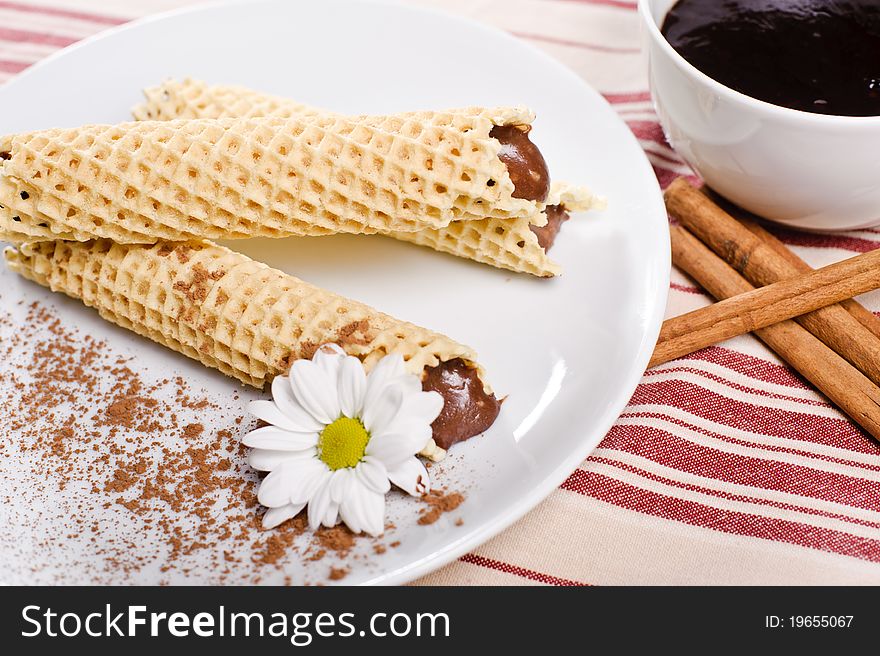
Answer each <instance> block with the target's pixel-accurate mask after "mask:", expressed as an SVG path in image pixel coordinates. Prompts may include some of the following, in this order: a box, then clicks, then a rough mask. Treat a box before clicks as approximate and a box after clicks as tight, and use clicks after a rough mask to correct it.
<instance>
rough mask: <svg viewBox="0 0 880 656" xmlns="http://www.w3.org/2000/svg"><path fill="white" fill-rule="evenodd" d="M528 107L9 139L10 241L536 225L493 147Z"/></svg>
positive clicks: (145, 125) (204, 122)
mask: <svg viewBox="0 0 880 656" xmlns="http://www.w3.org/2000/svg"><path fill="white" fill-rule="evenodd" d="M532 118H533V116H532V114H531V113H530V112H529V111H528V110H525V109H521V108H498V109H483V108H471V109H464V110H453V111H448V112H413V113H409V114H402V115H396V116H383V117H375V116H374V117H354V118H348V117H344V116H340V115H336V114H332V113H328V112H323V113H316V114H309V115H297V116H292V117H290V118H281V117H253V118H222V119H178V120H173V121H145V122H134V123H123V124H119V125H91V126H84V127H80V128H74V129H53V130H42V131H37V132H31V133H25V134H19V135H11V136H7V137H3V138H0V160H2V161H0V206H2V208H0V233H2V234H4V235H7V236H8V237H9V238H10V239H11V240H13V241H23V240H28V239H59V238H61V239H73V240H77V241H88V240H91V239H95V238H109V239H113V240H114V241H117V242H119V243H154V242H156V241H158V240H173V241H186V240H188V239H194V238H212V239H213V238H227V239H234V238H243V237H256V236H270V237H281V236H288V235H325V234H330V233H335V232H349V233H375V232H379V231H386V232H387V231H390V230H395V231H403V232H410V231H414V230H420V229H423V228H441V227H444V226H446V225H448V224H449V223H450V222H451V221H453V220H471V219H476V218H489V217H494V218H513V217H521V216H532V215H535V214H536V213H538V212H539V210H540V204H538V203H536V202H534V201H529V200H525V199H520V198H514V197H513V193H514V185H513V182H512V181H511V179H510V176H509V174H508V172H507V168H506V166H505V165H504V163H503V162H502V161H501V160H500V159H499V157H498V151H499V149H500V147H501V146H500V143H499V142H498V141H497V140H495V139H493V138H491V137H490V136H489V132H490V131H491V130H492V128H493V127H495V126H496V125H528V124H530V123H531V121H532Z"/></svg>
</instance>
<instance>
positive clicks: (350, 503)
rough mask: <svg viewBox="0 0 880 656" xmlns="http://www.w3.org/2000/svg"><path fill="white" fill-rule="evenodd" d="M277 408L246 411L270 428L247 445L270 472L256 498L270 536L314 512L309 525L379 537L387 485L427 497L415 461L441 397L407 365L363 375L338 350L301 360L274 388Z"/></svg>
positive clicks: (270, 404)
mask: <svg viewBox="0 0 880 656" xmlns="http://www.w3.org/2000/svg"><path fill="white" fill-rule="evenodd" d="M272 398H273V400H272V401H252V402H251V403H250V406H249V408H250V411H251V413H253V414H254V415H256V416H257V417H259V418H260V419H262V420H263V421H265V422H267V423H268V424H270V425H269V426H265V427H263V428H258V429H256V430H254V431H251V432H250V433H248V434H247V435H245V436H244V438H242V441H243V442H244V443H245V444H246V445H247V446H249V447H251V448H252V450H251V452H250V454H249V455H248V462H249V463H250V465H251V467H253V468H254V469H257V470H260V471H268V472H270V474H269V475H268V476H266V478H265V479H263V482H262V483H261V484H260V490H259V492H258V494H257V498H258V500H259V502H260V503H261V504H263V505H264V506H267V507H268V510H267V511H266V514H265V515H264V516H263V526H264V527H265V528H272V527H274V526H278V525H279V524H281V523H282V522H283V521H285V520H287V519H290V518H291V517H293V516H294V515H296V514H297V513H298V512H299V511H300V510H302V509H303V507H305V506H306V505H308V516H309V526H310V527H311V528H312V530H314V529H317V528H318V527H319V526H321V525H322V524H323V525H324V526H335V525H336V524H337V523H338V522H339V520H342V521H343V522H345V524H346V525H347V526H348V527H349V528H350V529H351V530H352V531H354V532H355V533H360V532H361V531H364V532H366V533H369V534H370V535H374V536H375V535H379V534H380V533H382V531H383V530H384V528H385V494H386V493H387V492H388V490H389V489H390V488H391V483H394V485H396V486H397V487H399V488H401V489H403V490H405V491H406V492H408V493H409V494H411V495H413V496H420V495H423V494H425V493H426V492H428V491H429V490H430V482H429V480H428V472H427V470H426V469H425V466H424V465H423V464H422V463H421V461H420V460H419V459H418V458H417V457H416V454H417V453H418V452H419V450H421V449H422V447H424V446H425V444H426V443H427V442H428V441H429V440H430V438H431V422H432V421H434V419H436V418H437V415H439V414H440V410H442V408H443V397H441V396H440V395H439V394H438V393H436V392H423V391H422V385H421V382H420V381H419V379H418V377H417V376H413V375H411V374H407V373H406V372H405V370H404V366H403V358H402V357H400V356H399V355H389V356H386V357H384V358H382V360H380V361H379V362H378V363H377V364H376V366H375V367H374V369H373V370H372V371H371V372H370V374H369V375H367V374H366V373H365V371H364V367H363V365H362V364H361V362H360V360H358V359H357V358H354V357H351V356H347V355H346V354H345V352H344V351H343V350H342V349H341V348H339V347H338V346H337V345H335V344H327V345H324V346H322V347H321V348H319V349H318V351H317V352H316V353H315V356H314V358H312V359H311V360H297V361H296V362H294V363H293V366H292V367H291V369H290V375H289V376H277V377H276V378H275V380H274V381H273V382H272Z"/></svg>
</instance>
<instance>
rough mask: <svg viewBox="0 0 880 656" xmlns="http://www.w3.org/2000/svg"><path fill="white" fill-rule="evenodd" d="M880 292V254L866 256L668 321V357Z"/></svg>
mask: <svg viewBox="0 0 880 656" xmlns="http://www.w3.org/2000/svg"><path fill="white" fill-rule="evenodd" d="M878 287H880V250H876V251H871V252H869V253H862V254H861V255H856V256H855V257H851V258H849V259H848V260H843V261H841V262H836V263H834V264H831V265H829V266H826V267H823V268H821V269H815V270H814V271H810V272H809V273H805V274H804V275H802V276H798V277H797V278H791V279H788V280H780V281H779V282H775V283H773V284H772V285H767V286H766V287H760V288H758V289H752V290H751V291H749V292H746V293H744V294H741V295H739V296H737V297H736V298H730V299H727V300H724V301H719V302H718V303H715V304H714V305H711V306H709V307H707V308H703V309H701V310H696V311H694V312H688V313H687V314H683V315H681V316H678V317H675V318H674V319H669V320H667V321H666V322H664V324H663V327H662V328H661V329H660V341H661V342H662V348H663V349H664V351H663V354H664V357H666V356H669V357H670V358H675V357H679V356H682V355H687V354H688V353H693V352H694V351H696V350H698V349H701V348H704V347H706V346H709V345H711V344H717V343H718V342H723V341H724V340H726V339H730V338H731V337H735V336H737V335H742V334H744V333H749V332H752V331H753V330H756V329H757V328H763V327H764V326H770V325H772V324H774V323H779V322H780V321H784V320H785V319H791V318H792V317H798V316H800V315H802V314H806V313H807V312H812V311H813V310H817V309H819V308H821V307H826V306H828V305H833V304H834V303H838V302H840V301H842V300H844V299H847V298H852V297H853V296H857V295H858V294H862V293H864V292H867V291H870V290H872V289H877V288H878Z"/></svg>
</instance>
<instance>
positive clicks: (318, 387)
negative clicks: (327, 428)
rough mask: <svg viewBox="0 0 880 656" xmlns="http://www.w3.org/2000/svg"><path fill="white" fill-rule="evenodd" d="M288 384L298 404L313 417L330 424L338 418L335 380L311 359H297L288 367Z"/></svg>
mask: <svg viewBox="0 0 880 656" xmlns="http://www.w3.org/2000/svg"><path fill="white" fill-rule="evenodd" d="M290 386H291V389H292V390H293V395H294V396H295V397H296V400H297V401H299V403H300V405H302V407H303V408H305V409H306V410H307V411H308V412H309V413H310V414H311V415H312V416H313V417H314V418H315V419H317V420H318V421H320V422H322V423H324V424H331V423H333V422H334V421H336V420H337V419H339V397H338V396H337V393H336V381H335V380H334V381H331V380H330V376H329V375H328V374H327V372H326V371H324V370H323V369H321V367H319V366H318V365H316V364H315V363H314V362H312V361H311V360H297V361H296V362H294V363H293V366H292V367H291V368H290Z"/></svg>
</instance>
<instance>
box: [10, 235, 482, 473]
mask: <svg viewBox="0 0 880 656" xmlns="http://www.w3.org/2000/svg"><path fill="white" fill-rule="evenodd" d="M4 255H5V258H6V262H7V264H8V266H9V267H10V269H12V270H13V271H15V272H17V273H18V274H20V275H22V276H24V277H25V278H28V279H30V280H34V281H36V282H38V283H39V284H41V285H44V286H46V287H49V288H50V289H52V290H53V291H56V292H62V293H64V294H67V295H68V296H71V297H73V298H78V299H81V300H82V301H83V303H84V304H85V305H87V306H89V307H92V308H95V309H96V310H97V311H98V313H99V314H100V315H101V316H102V317H103V318H104V319H106V320H108V321H111V322H113V323H115V324H117V325H119V326H122V327H124V328H127V329H129V330H132V331H134V332H136V333H138V334H140V335H143V336H145V337H148V338H150V339H151V340H153V341H155V342H158V343H160V344H163V345H165V346H167V347H169V348H171V349H174V350H175V351H178V352H180V353H183V354H184V355H187V356H189V357H190V358H193V359H195V360H198V361H199V362H201V363H202V364H204V365H206V366H208V367H212V368H215V369H219V370H220V371H222V372H223V373H225V374H227V375H229V376H232V377H233V378H236V379H238V380H240V381H241V382H242V383H245V384H248V385H252V386H254V387H258V388H262V387H264V386H265V385H266V383H267V382H269V381H271V380H272V378H274V377H275V376H277V375H279V374H284V373H286V372H287V371H288V369H289V368H290V364H291V363H292V361H294V360H296V359H299V358H310V357H312V355H313V354H314V352H315V351H316V350H317V349H318V348H319V347H320V346H321V345H322V344H326V343H335V344H339V345H340V346H341V347H342V349H343V350H344V351H345V352H346V353H347V354H349V355H353V356H355V357H357V358H359V359H360V360H361V361H362V362H363V363H364V367H365V368H366V369H367V370H370V369H371V368H372V367H373V366H374V365H375V364H376V363H377V362H378V361H379V360H380V359H381V358H382V357H384V356H385V355H388V354H393V353H397V354H400V355H401V356H402V357H403V359H404V362H405V367H406V369H407V371H409V372H410V373H412V374H416V375H419V376H421V375H422V374H423V373H424V371H425V369H426V368H429V367H435V366H437V365H439V364H440V363H442V362H448V361H451V360H456V359H461V360H462V361H464V362H465V363H467V364H468V365H470V366H472V367H474V368H475V369H476V371H477V374H478V376H479V378H480V380H481V381H482V382H483V385H484V388H485V389H486V391H491V390H490V388H489V386H488V384H487V383H486V378H485V374H484V372H483V370H482V368H481V367H480V366H479V364H478V363H477V356H476V353H475V352H474V351H473V350H472V349H471V348H469V347H467V346H464V345H462V344H459V343H457V342H455V341H453V340H452V339H450V338H448V337H446V336H445V335H441V334H439V333H436V332H433V331H430V330H427V329H426V328H421V327H419V326H416V325H414V324H411V323H407V322H404V321H399V320H397V319H394V318H393V317H390V316H388V315H387V314H383V313H381V312H379V311H377V310H374V309H373V308H371V307H369V306H367V305H364V304H363V303H358V302H356V301H352V300H349V299H346V298H344V297H342V296H339V295H338V294H334V293H332V292H329V291H325V290H323V289H320V288H318V287H315V286H314V285H310V284H309V283H307V282H304V281H302V280H299V279H297V278H294V277H293V276H290V275H288V274H286V273H283V272H281V271H278V270H276V269H272V268H270V267H269V266H267V265H265V264H262V263H260V262H256V261H254V260H251V259H250V258H248V257H246V256H245V255H241V254H240V253H236V252H234V251H231V250H229V249H227V248H224V247H222V246H218V245H216V244H213V243H211V242H209V241H193V242H178V243H170V242H161V243H158V244H152V245H139V244H117V243H115V242H112V241H110V240H95V241H91V242H66V241H40V242H29V243H25V244H21V245H19V246H17V247H9V248H7V249H6V250H5V251H4ZM422 454H423V455H425V456H426V457H430V458H433V459H438V458H440V457H442V456H443V454H444V451H443V449H440V448H439V447H437V446H436V445H435V444H434V443H433V441H431V442H429V444H428V445H426V447H425V449H424V450H423V453H422Z"/></svg>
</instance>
